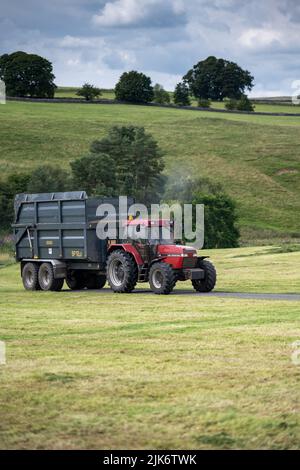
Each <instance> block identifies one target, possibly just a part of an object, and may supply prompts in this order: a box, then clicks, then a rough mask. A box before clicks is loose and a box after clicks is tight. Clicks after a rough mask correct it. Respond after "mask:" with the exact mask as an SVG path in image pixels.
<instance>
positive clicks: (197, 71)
mask: <svg viewBox="0 0 300 470" xmlns="http://www.w3.org/2000/svg"><path fill="white" fill-rule="evenodd" d="M183 80H184V82H185V83H186V84H187V85H188V86H189V89H190V92H191V94H192V95H194V96H195V97H196V98H198V99H203V98H204V99H211V100H215V101H222V100H223V99H224V98H225V97H227V98H240V97H241V96H242V94H244V93H245V91H246V90H251V89H252V87H253V80H254V78H253V76H252V75H251V74H250V72H248V70H243V69H242V68H241V67H240V66H239V65H238V64H236V63H235V62H230V61H228V60H224V59H217V58H216V57H214V56H210V57H208V58H207V59H205V60H202V61H200V62H198V64H196V65H194V67H193V68H192V69H191V70H189V71H188V72H187V74H186V75H185V76H184V77H183Z"/></svg>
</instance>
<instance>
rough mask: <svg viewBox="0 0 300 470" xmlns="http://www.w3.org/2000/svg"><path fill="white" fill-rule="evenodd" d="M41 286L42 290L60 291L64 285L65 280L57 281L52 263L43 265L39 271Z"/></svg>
mask: <svg viewBox="0 0 300 470" xmlns="http://www.w3.org/2000/svg"><path fill="white" fill-rule="evenodd" d="M39 284H40V286H41V289H42V290H45V291H59V290H61V289H62V286H63V284H64V280H63V279H55V278H54V272H53V267H52V265H51V264H50V263H43V264H41V266H40V269H39Z"/></svg>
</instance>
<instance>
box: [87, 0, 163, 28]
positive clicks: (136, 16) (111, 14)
mask: <svg viewBox="0 0 300 470" xmlns="http://www.w3.org/2000/svg"><path fill="white" fill-rule="evenodd" d="M154 2H155V0H154V1H153V0H146V1H141V0H117V1H115V2H108V3H106V4H105V6H104V8H103V9H102V11H101V12H100V14H99V15H94V16H93V21H94V23H95V24H97V25H99V26H124V25H130V24H134V23H137V22H138V21H139V20H141V19H143V18H144V17H145V16H146V14H147V7H149V5H151V4H153V3H154Z"/></svg>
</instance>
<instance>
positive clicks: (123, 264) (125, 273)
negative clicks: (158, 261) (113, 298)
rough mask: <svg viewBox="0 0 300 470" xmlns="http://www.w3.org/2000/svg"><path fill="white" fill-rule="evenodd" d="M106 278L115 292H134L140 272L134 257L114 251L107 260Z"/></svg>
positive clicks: (123, 252)
mask: <svg viewBox="0 0 300 470" xmlns="http://www.w3.org/2000/svg"><path fill="white" fill-rule="evenodd" d="M106 277H107V282H108V284H109V285H110V287H111V289H112V290H113V291H114V292H117V293H120V294H125V293H130V292H132V291H133V289H134V288H135V285H136V283H137V280H138V270H137V266H136V263H135V261H134V259H133V257H132V256H131V255H130V254H129V253H126V252H125V251H122V250H116V251H113V252H112V253H111V254H110V255H109V258H108V260H107V267H106Z"/></svg>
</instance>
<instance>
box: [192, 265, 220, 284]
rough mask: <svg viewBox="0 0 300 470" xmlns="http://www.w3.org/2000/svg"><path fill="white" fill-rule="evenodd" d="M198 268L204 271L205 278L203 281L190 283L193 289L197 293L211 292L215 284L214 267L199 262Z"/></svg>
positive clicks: (215, 274) (215, 273)
mask: <svg viewBox="0 0 300 470" xmlns="http://www.w3.org/2000/svg"><path fill="white" fill-rule="evenodd" d="M197 266H198V268H201V269H203V270H204V273H205V277H204V279H199V280H194V281H192V284H193V287H194V289H195V290H196V291H197V292H211V291H212V290H213V289H214V287H215V285H216V282H217V272H216V268H215V267H214V265H213V264H212V263H211V262H210V261H208V260H206V259H203V260H199V261H198V265H197Z"/></svg>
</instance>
